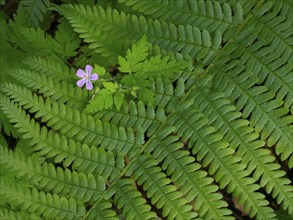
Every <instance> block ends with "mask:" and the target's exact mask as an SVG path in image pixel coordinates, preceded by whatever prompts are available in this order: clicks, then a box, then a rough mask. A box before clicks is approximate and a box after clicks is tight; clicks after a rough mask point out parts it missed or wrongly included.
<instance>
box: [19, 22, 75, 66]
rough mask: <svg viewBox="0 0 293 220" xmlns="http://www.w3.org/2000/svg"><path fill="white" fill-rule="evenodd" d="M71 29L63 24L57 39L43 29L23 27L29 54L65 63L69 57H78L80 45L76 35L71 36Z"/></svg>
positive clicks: (22, 31) (22, 30)
mask: <svg viewBox="0 0 293 220" xmlns="http://www.w3.org/2000/svg"><path fill="white" fill-rule="evenodd" d="M70 28H71V27H67V26H66V23H65V24H62V23H61V25H59V30H58V31H57V32H56V35H55V38H53V37H51V36H50V35H48V34H47V33H46V32H45V31H44V30H42V29H41V28H25V27H22V28H21V33H22V34H23V37H24V38H25V40H26V41H27V43H28V44H29V47H28V48H27V50H28V51H29V52H31V53H32V54H34V55H35V56H47V57H52V58H54V59H59V60H62V61H63V60H66V58H68V57H71V56H75V55H76V51H75V50H76V49H77V48H78V47H79V43H80V42H79V38H77V37H76V36H75V33H72V34H70V30H71V29H70ZM67 31H68V32H69V33H67Z"/></svg>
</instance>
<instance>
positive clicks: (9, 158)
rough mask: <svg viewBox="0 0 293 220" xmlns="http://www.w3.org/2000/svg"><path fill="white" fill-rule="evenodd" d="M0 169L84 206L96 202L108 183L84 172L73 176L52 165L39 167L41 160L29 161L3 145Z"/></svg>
mask: <svg viewBox="0 0 293 220" xmlns="http://www.w3.org/2000/svg"><path fill="white" fill-rule="evenodd" d="M0 151H1V155H0V165H1V167H2V168H4V169H8V170H10V172H11V173H14V174H15V176H16V177H17V178H21V179H24V180H26V181H28V182H29V183H31V184H33V185H34V186H35V187H37V188H38V189H39V190H43V191H45V192H52V193H54V194H58V195H60V196H64V197H67V198H75V199H78V200H82V201H83V202H87V201H95V199H96V198H97V197H98V196H99V195H100V194H101V193H102V192H103V191H104V190H105V188H106V186H105V184H106V183H105V180H104V179H103V178H102V177H101V176H95V177H94V176H93V175H92V174H90V173H88V174H85V173H83V172H75V171H73V172H71V171H70V170H69V169H64V170H63V169H62V168H60V167H58V168H57V169H56V168H55V167H54V165H53V164H51V163H46V162H43V163H42V164H40V160H39V158H38V157H27V158H25V156H24V155H23V154H22V153H19V152H13V151H11V150H8V149H7V148H5V147H3V146H1V145H0Z"/></svg>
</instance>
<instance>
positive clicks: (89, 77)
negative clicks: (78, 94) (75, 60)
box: [76, 65, 99, 90]
mask: <svg viewBox="0 0 293 220" xmlns="http://www.w3.org/2000/svg"><path fill="white" fill-rule="evenodd" d="M92 69H93V67H92V66H91V65H86V66H85V72H84V71H83V70H82V69H78V70H77V72H76V75H77V76H78V77H79V78H82V79H80V80H78V81H77V83H76V85H77V86H78V87H82V86H83V85H84V84H85V83H86V89H87V90H91V89H93V84H92V82H91V81H95V80H97V79H98V78H99V76H98V74H96V73H93V74H91V72H92Z"/></svg>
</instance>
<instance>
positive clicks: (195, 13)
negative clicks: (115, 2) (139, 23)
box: [120, 0, 242, 33]
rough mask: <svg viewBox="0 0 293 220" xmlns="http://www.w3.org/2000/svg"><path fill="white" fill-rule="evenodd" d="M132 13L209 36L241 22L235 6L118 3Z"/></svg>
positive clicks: (162, 0)
mask: <svg viewBox="0 0 293 220" xmlns="http://www.w3.org/2000/svg"><path fill="white" fill-rule="evenodd" d="M120 2H123V3H125V4H126V5H127V6H131V8H132V9H133V10H135V11H139V12H140V13H143V14H145V15H148V16H150V17H151V18H153V19H154V18H155V19H159V20H161V21H168V22H172V23H174V24H176V25H187V24H189V25H191V26H193V27H197V28H199V29H200V30H204V29H206V30H207V31H208V32H210V33H212V32H214V31H216V30H219V31H220V32H221V33H224V32H225V31H226V30H227V29H228V28H233V27H235V26H236V25H237V24H238V23H240V22H241V20H242V7H241V5H240V4H236V5H235V6H236V7H235V8H232V7H231V6H230V5H229V4H228V3H223V4H221V3H219V2H217V1H216V2H211V1H204V0H198V1H194V0H187V1H186V0H167V1H166V0H158V1H152V0H142V1H140V0H132V1H127V0H120Z"/></svg>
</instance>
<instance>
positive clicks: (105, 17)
mask: <svg viewBox="0 0 293 220" xmlns="http://www.w3.org/2000/svg"><path fill="white" fill-rule="evenodd" d="M57 9H58V10H59V11H60V12H61V13H62V14H63V15H64V16H65V17H66V18H67V19H68V20H69V22H70V23H71V25H72V26H73V28H74V30H75V31H76V32H77V33H79V34H80V37H81V38H84V39H85V41H86V42H88V43H90V48H92V49H95V51H96V52H97V53H100V54H101V55H103V56H105V57H110V58H111V59H112V60H113V61H114V62H115V60H116V55H115V54H122V53H123V50H124V49H123V48H122V45H121V44H119V45H117V43H115V42H117V41H118V37H117V38H116V37H115V36H118V35H119V40H121V38H122V39H123V40H124V45H126V46H127V48H128V46H129V43H130V41H131V40H138V39H139V38H141V37H142V36H143V35H145V36H146V37H147V38H148V40H149V42H150V43H151V44H157V45H159V46H161V48H162V49H165V50H167V51H172V52H174V53H178V52H180V51H181V53H182V55H183V56H184V57H186V58H196V59H197V60H201V61H202V62H204V63H205V64H208V63H209V62H210V61H211V59H212V58H213V57H214V55H215V53H217V51H218V49H219V48H220V42H221V33H220V32H219V31H217V32H215V35H214V37H213V38H211V37H210V34H209V33H208V32H207V31H206V30H203V31H202V32H201V31H200V30H199V29H197V28H196V27H192V26H190V25H187V26H182V25H180V26H179V27H176V25H174V24H172V23H170V24H167V23H166V22H160V21H158V20H151V19H149V20H148V21H147V20H146V19H145V18H144V17H142V16H141V17H139V18H138V17H136V16H135V15H125V14H124V13H118V12H117V11H116V10H112V9H110V8H108V9H107V10H104V9H103V8H102V7H99V6H98V7H92V8H90V7H87V8H85V7H84V6H83V5H76V6H72V5H63V6H62V7H58V8H57ZM89 14H91V16H90V17H89V16H87V15H89ZM85 24H87V25H85ZM92 25H95V26H97V27H99V31H94V28H93V26H92ZM117 27H119V28H117ZM105 33H107V34H105ZM109 36H111V37H109ZM121 36H122V37H121ZM183 42H184V43H183Z"/></svg>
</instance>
